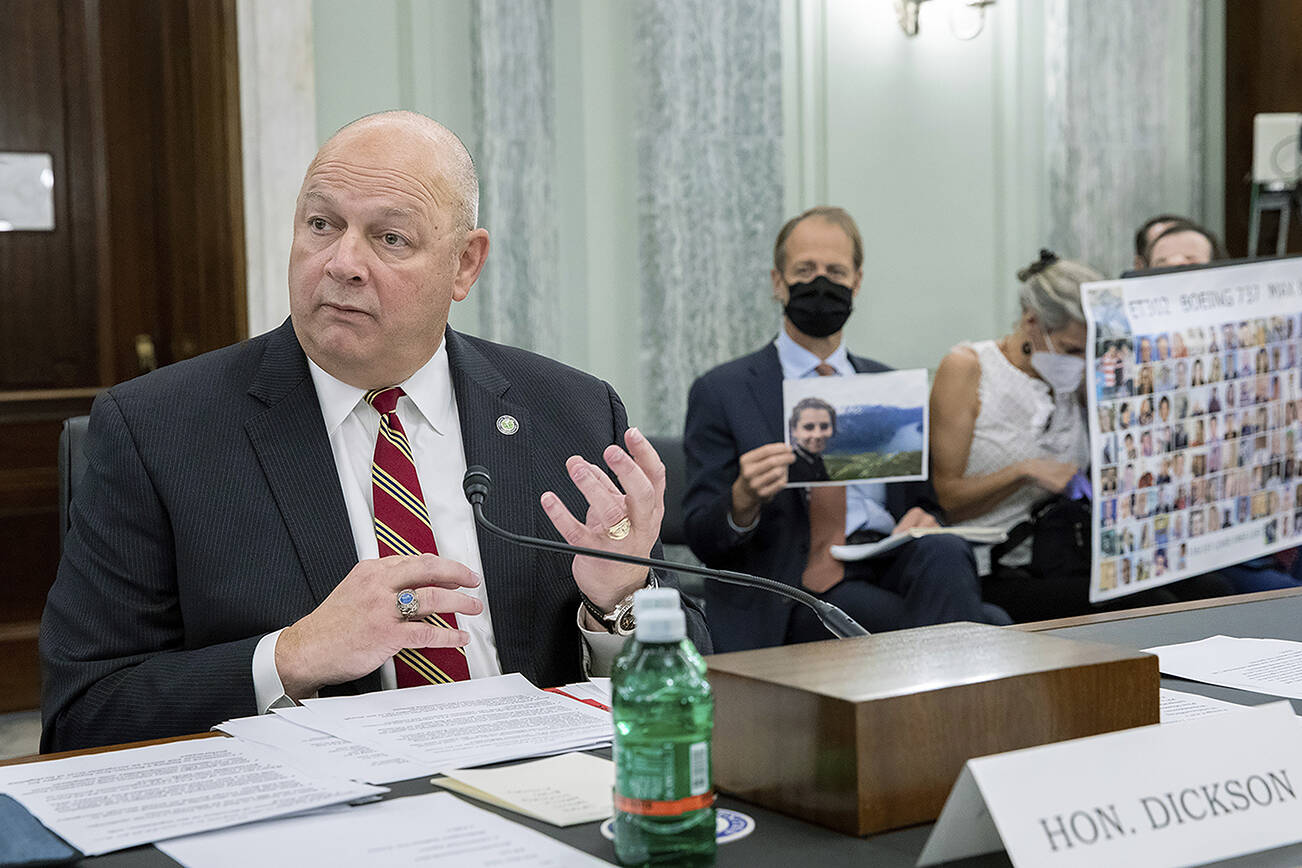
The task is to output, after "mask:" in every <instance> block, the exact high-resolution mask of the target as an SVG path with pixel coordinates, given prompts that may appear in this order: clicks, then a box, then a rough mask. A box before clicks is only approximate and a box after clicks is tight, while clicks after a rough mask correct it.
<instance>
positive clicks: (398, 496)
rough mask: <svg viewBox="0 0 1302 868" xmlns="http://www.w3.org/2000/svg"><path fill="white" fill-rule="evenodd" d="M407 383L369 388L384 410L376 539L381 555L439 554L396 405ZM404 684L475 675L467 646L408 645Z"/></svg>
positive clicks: (400, 665)
mask: <svg viewBox="0 0 1302 868" xmlns="http://www.w3.org/2000/svg"><path fill="white" fill-rule="evenodd" d="M402 395H403V391H402V389H400V388H398V387H397V386H392V387H390V388H388V389H375V390H372V391H370V392H367V393H366V396H365V398H366V403H368V404H370V405H371V406H372V407H374V408H375V410H376V412H378V413H379V414H380V436H379V437H377V438H376V440H375V458H374V459H373V460H372V461H371V491H372V494H373V497H374V504H375V540H376V542H377V543H379V549H380V557H386V556H388V555H418V554H422V553H424V552H429V553H431V554H438V552H439V550H438V547H437V546H436V545H435V544H434V530H433V528H431V527H430V523H429V513H428V512H427V511H426V509H425V498H424V496H423V495H422V494H421V490H420V480H419V479H418V478H417V476H416V463H415V461H414V459H413V458H412V456H411V444H410V443H408V442H407V434H406V432H405V431H403V430H402V423H401V422H400V421H398V414H397V412H396V407H397V406H398V399H399V398H401V397H402ZM425 620H426V621H428V622H429V623H431V624H438V625H439V626H442V627H449V628H451V629H456V626H457V616H456V614H455V613H453V612H449V613H447V614H445V615H427V616H425ZM393 667H394V671H395V673H396V674H397V677H398V686H399V687H415V686H419V685H421V684H446V683H448V682H452V681H464V680H466V679H467V678H469V677H470V670H469V668H468V667H467V666H466V651H465V649H464V648H404V649H403V650H402V651H399V652H398V653H397V654H396V655H395V656H394V658H393Z"/></svg>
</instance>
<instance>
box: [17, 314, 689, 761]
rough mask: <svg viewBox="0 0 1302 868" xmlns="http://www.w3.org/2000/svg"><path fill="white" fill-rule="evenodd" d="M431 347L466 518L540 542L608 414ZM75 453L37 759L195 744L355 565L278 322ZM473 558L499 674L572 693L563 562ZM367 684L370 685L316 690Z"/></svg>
mask: <svg viewBox="0 0 1302 868" xmlns="http://www.w3.org/2000/svg"><path fill="white" fill-rule="evenodd" d="M446 340H447V346H448V362H449V367H450V369H451V375H452V386H453V389H454V391H455V393H456V398H457V406H458V411H459V415H460V421H461V432H462V438H463V442H464V444H465V452H466V456H465V457H466V463H467V464H482V465H484V466H485V467H487V468H489V470H490V471H491V473H492V474H493V478H494V491H495V494H494V496H493V497H492V498H491V499H490V501H489V502H488V503H487V504H486V505H485V509H486V512H487V513H488V515H489V516H490V517H491V518H492V519H493V520H494V521H495V522H497V523H498V524H500V525H502V526H504V527H507V528H510V529H512V530H516V531H518V532H520V533H525V534H535V535H542V536H552V537H555V531H554V530H553V529H552V527H551V524H550V522H548V520H547V518H546V516H545V515H544V514H543V513H542V509H541V507H540V506H539V502H538V501H539V496H540V495H541V494H542V492H543V491H546V490H548V489H550V490H552V491H555V492H556V493H557V494H558V495H559V496H560V497H561V499H562V500H563V501H564V502H565V503H566V505H567V506H568V507H569V508H570V510H571V511H572V512H573V513H574V514H576V515H578V516H583V515H584V514H585V512H586V508H587V505H586V501H585V500H584V499H583V496H582V495H581V494H580V493H579V492H578V490H577V489H576V488H575V487H574V485H573V484H572V483H571V482H570V480H569V478H568V476H567V474H566V472H565V460H566V458H567V457H569V456H570V455H572V454H579V455H582V456H584V457H585V458H586V459H588V460H589V461H592V462H594V463H597V464H601V463H602V459H601V452H602V450H603V449H604V448H605V447H606V446H607V445H609V444H610V443H614V442H621V443H622V440H623V432H624V429H625V428H626V427H627V421H626V416H625V412H624V406H623V404H622V403H621V402H620V400H619V398H618V396H616V395H615V393H614V391H613V390H612V389H611V388H610V386H609V385H607V384H606V383H604V382H602V381H601V380H598V379H597V378H595V377H591V376H589V375H587V374H584V373H582V372H579V371H576V370H574V369H572V368H568V367H566V366H564V365H561V364H560V363H558V362H554V361H552V360H550V359H546V358H543V357H541V356H537V355H534V354H533V353H528V352H525V351H523V350H518V349H514V348H512V347H505V346H501V345H498V344H493V343H490V342H488V341H482V340H479V339H476V338H470V337H466V336H463V335H460V334H458V333H456V332H454V331H452V330H451V329H448V330H447V333H446ZM503 414H510V415H512V416H514V417H515V418H516V419H517V420H518V421H519V423H520V426H519V430H518V431H517V433H515V434H514V435H512V436H505V435H503V434H500V433H499V432H498V431H497V428H496V420H497V419H498V417H499V416H501V415H503ZM86 455H87V464H88V466H87V470H86V475H85V477H84V481H83V482H82V483H81V485H80V487H79V489H78V491H77V493H76V496H75V498H74V499H73V502H72V504H71V518H72V526H71V528H70V529H69V532H68V536H67V539H66V542H65V547H64V555H63V560H62V562H61V563H60V565H59V574H58V578H57V580H56V581H55V584H54V587H53V589H52V590H51V591H50V596H49V599H48V601H47V603H46V609H45V614H44V617H43V618H42V621H41V639H40V647H41V660H42V667H43V676H44V679H43V681H44V686H43V695H42V702H41V708H42V714H43V723H44V729H43V732H42V735H41V745H42V749H43V750H46V751H50V750H66V749H71V748H82V747H88V746H91V745H98V744H113V743H118V742H124V741H136V740H140V739H147V738H159V737H165V736H172V735H181V734H184V733H191V732H200V731H203V730H206V729H208V728H209V727H211V726H213V725H214V724H216V723H219V722H221V721H223V720H225V719H227V718H231V717H240V716H246V715H251V714H256V713H257V708H256V700H255V697H254V690H253V679H252V659H253V650H254V648H255V646H256V645H257V643H258V640H259V639H261V638H262V636H264V635H265V634H267V633H269V632H271V631H273V630H277V629H280V628H281V627H285V626H287V625H289V624H291V623H293V622H294V621H296V620H297V619H299V618H301V617H302V616H303V615H306V614H307V613H308V612H310V611H311V610H312V609H314V608H315V607H316V606H317V605H319V604H320V603H321V602H322V601H323V600H324V599H325V598H326V596H327V595H328V594H329V593H330V591H331V590H333V589H334V587H335V585H337V584H338V583H339V581H340V580H341V579H343V577H344V576H345V575H346V574H347V573H348V571H349V570H351V569H352V567H353V566H354V565H355V564H356V563H357V552H356V550H355V547H354V545H353V538H352V533H351V531H350V529H349V524H348V514H347V510H346V508H345V506H344V499H343V493H342V491H341V490H340V486H339V481H338V479H339V477H338V474H337V472H336V470H335V463H334V457H333V454H332V453H331V450H330V442H329V439H328V437H327V434H326V430H325V425H324V423H323V421H322V419H321V409H320V405H319V403H318V402H317V396H316V389H315V387H314V386H313V383H312V378H311V375H310V373H309V371H308V366H307V359H306V357H305V356H304V354H303V350H302V349H301V347H300V346H299V343H298V340H297V338H296V337H295V335H294V331H293V328H292V327H291V326H290V324H289V322H288V321H287V322H286V323H285V324H284V325H282V326H281V327H280V328H278V329H276V330H274V331H272V332H270V333H268V334H266V335H262V336H260V337H257V338H253V339H252V340H249V341H245V342H244V343H241V344H237V345H234V346H230V347H226V348H224V349H221V350H217V351H216V352H212V353H208V354H205V355H203V356H200V357H198V358H196V359H192V360H190V361H186V362H181V363H178V364H175V365H170V366H168V367H166V368H163V369H161V370H159V371H156V372H155V373H152V374H149V375H148V376H145V377H141V378H138V379H136V380H132V381H130V382H127V383H123V384H121V385H118V386H114V387H113V388H111V389H109V390H108V391H106V392H104V393H103V394H101V395H100V396H99V397H98V398H97V399H96V400H95V404H94V407H93V408H92V410H91V419H90V429H89V432H88V436H87V453H86ZM426 496H431V492H429V491H426ZM445 496H453V497H461V496H462V494H461V492H460V491H456V492H452V493H450V495H449V494H447V493H445ZM479 548H480V554H481V556H482V560H483V568H484V582H485V587H486V590H487V593H488V596H489V599H490V602H491V612H492V619H493V635H494V639H495V641H496V644H497V654H498V658H499V660H500V662H501V665H502V671H503V672H520V673H523V674H524V675H525V676H526V677H527V678H528V679H529V680H530V681H532V682H534V683H535V684H537V685H539V686H550V685H557V684H563V683H567V682H570V681H575V680H579V679H581V678H582V677H583V674H582V644H581V643H582V639H581V638H580V636H579V633H578V629H577V628H576V626H575V618H576V612H577V610H578V605H579V598H578V590H577V588H576V587H575V585H574V580H573V578H572V577H571V576H570V565H571V560H572V558H570V557H569V556H566V555H560V554H553V553H544V552H538V551H535V550H533V549H525V548H521V547H519V546H516V545H513V544H508V543H505V542H502V541H501V540H498V539H497V538H496V537H493V536H489V535H488V534H486V533H485V532H484V531H482V530H481V531H480V532H479ZM658 549H659V546H658V545H657V554H658ZM662 581H667V582H668V583H670V584H672V583H673V579H672V577H662ZM687 616H688V631H689V635H690V636H691V638H692V640H693V641H694V642H696V644H697V646H698V647H699V648H700V649H701V650H702V651H703V652H706V653H708V651H709V649H710V643H709V636H708V634H707V633H706V632H705V625H704V619H703V617H702V616H701V613H700V611H699V610H698V609H696V608H695V607H692V606H690V605H689V607H688V610H687ZM378 687H379V674H378V671H377V672H374V673H371V674H370V675H368V676H366V677H364V678H361V679H358V680H357V681H354V682H351V683H348V684H343V685H337V686H335V687H334V688H331V689H330V690H328V691H323V692H325V693H327V694H329V693H356V692H362V691H367V690H374V689H378Z"/></svg>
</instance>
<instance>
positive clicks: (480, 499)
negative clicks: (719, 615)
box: [462, 465, 868, 639]
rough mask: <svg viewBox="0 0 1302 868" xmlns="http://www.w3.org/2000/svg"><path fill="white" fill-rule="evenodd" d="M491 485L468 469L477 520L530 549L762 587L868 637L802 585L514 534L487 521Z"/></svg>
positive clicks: (831, 626) (838, 631) (831, 624)
mask: <svg viewBox="0 0 1302 868" xmlns="http://www.w3.org/2000/svg"><path fill="white" fill-rule="evenodd" d="M491 487H492V479H491V478H490V477H489V475H488V471H487V470H485V469H484V468H483V467H480V466H478V465H474V466H471V467H469V468H467V470H466V475H465V478H464V479H463V480H462V488H463V489H464V491H465V494H466V500H468V501H470V508H471V510H472V511H473V512H474V514H475V521H476V522H478V524H479V525H480V527H482V528H484V530H486V531H488V532H489V533H491V534H493V535H494V536H498V537H501V538H502V539H504V540H508V541H509V542H513V543H516V544H517V545H522V546H528V547H529V548H535V549H543V550H544V551H552V552H560V553H562V554H575V555H587V556H589V557H594V558H600V559H601V560H607V561H619V562H620V563H625V564H636V565H638V566H642V567H658V568H660V569H664V570H673V571H675V572H682V573H692V574H693V575H697V576H704V577H705V578H707V579H714V580H716V581H720V582H727V583H728V584H731V585H741V586H743V587H749V588H759V589H760V590H764V591H768V592H770V593H774V594H778V595H780V596H783V597H787V598H788V599H791V600H795V601H796V602H797V603H802V604H803V605H806V606H808V607H809V608H810V609H812V610H813V611H814V614H816V615H817V616H818V620H819V621H821V622H822V623H823V626H824V627H826V628H827V629H828V630H830V631H831V632H832V635H834V636H836V637H837V638H838V639H845V638H849V637H851V636H867V635H868V631H867V630H865V629H864V628H863V627H862V626H861V625H860V624H859V622H858V621H856V620H855V619H854V618H851V617H850V616H849V615H848V614H846V613H845V611H844V610H842V609H840V608H838V607H837V606H835V605H833V604H831V603H829V602H827V601H826V600H820V599H819V598H818V597H815V596H814V595H813V594H810V593H808V592H806V591H802V590H800V589H799V588H793V587H791V586H790V585H785V584H783V583H782V582H778V581H774V580H773V579H766V578H763V577H761V576H752V575H750V574H748V573H735V572H732V571H731V570H712V569H710V568H709V567H698V566H695V565H693V564H680V563H676V562H674V561H664V560H660V559H658V558H644V557H639V556H637V555H624V554H618V553H616V552H606V551H602V550H600V549H590V548H584V547H582V546H574V545H570V544H569V543H565V542H558V541H556V540H548V539H543V538H541V537H532V536H524V535H523V534H518V533H512V532H511V531H509V530H506V529H505V528H501V527H498V526H497V525H495V524H493V522H491V521H489V520H488V517H487V516H485V515H484V499H485V498H486V497H487V496H488V493H489V491H490V490H491Z"/></svg>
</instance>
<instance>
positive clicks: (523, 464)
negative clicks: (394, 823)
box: [446, 329, 539, 682]
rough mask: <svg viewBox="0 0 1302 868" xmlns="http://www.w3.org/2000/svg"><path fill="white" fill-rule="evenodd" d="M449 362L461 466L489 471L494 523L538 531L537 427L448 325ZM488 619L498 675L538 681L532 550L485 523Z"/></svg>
mask: <svg viewBox="0 0 1302 868" xmlns="http://www.w3.org/2000/svg"><path fill="white" fill-rule="evenodd" d="M446 340H447V344H448V367H449V369H450V370H451V374H452V389H453V391H454V393H455V394H456V398H457V415H458V416H459V417H460V420H461V443H462V449H463V450H464V452H465V455H466V466H467V467H469V466H471V465H474V464H479V465H482V466H483V467H485V468H487V470H488V473H489V475H490V476H491V477H492V479H493V492H492V494H490V495H489V497H488V499H487V500H485V501H484V514H485V515H486V516H487V517H488V519H489V520H490V521H492V522H493V523H494V524H496V525H498V526H499V527H503V528H506V529H508V530H511V531H515V532H516V533H521V534H527V535H530V536H533V535H535V534H536V530H537V528H536V526H535V525H536V521H537V514H538V510H539V507H538V504H537V503H536V502H535V501H534V500H533V496H534V492H535V491H536V490H537V488H538V486H537V485H535V484H533V479H532V475H533V474H532V470H531V468H532V459H533V457H534V455H535V453H536V449H537V439H536V438H537V436H538V432H536V431H534V430H533V426H532V422H531V420H530V418H529V411H528V409H527V408H526V407H524V406H521V405H520V404H517V403H515V402H513V401H510V400H508V399H507V397H506V396H507V394H508V393H509V390H510V388H511V383H510V381H509V380H507V379H506V377H505V376H504V375H503V374H502V372H501V371H500V370H498V368H497V366H496V365H494V364H493V363H492V362H491V361H490V360H489V359H488V358H486V357H485V356H484V354H483V353H481V352H480V351H479V350H478V349H477V348H476V347H475V346H474V345H473V344H472V343H471V342H470V341H469V340H467V339H466V338H464V337H462V336H461V335H459V334H458V333H456V332H455V331H453V330H452V329H448V330H447V332H446ZM507 416H509V417H511V418H513V419H514V420H515V422H516V426H515V433H513V434H507V433H504V432H503V431H502V429H501V428H499V424H498V423H499V420H502V421H505V420H503V417H507ZM477 538H478V540H479V557H480V561H481V562H482V563H483V567H484V582H485V584H486V589H487V592H488V598H489V606H490V613H491V617H492V621H493V637H494V640H495V642H496V644H497V656H498V660H499V661H500V663H501V665H502V671H503V672H514V671H518V672H521V673H523V674H524V676H525V677H526V678H529V679H530V680H531V681H534V682H537V681H538V677H537V672H536V669H537V667H536V665H535V661H534V660H533V658H532V656H531V655H530V653H529V648H530V647H531V643H530V642H529V635H530V630H531V629H536V628H531V625H536V624H537V623H538V622H537V619H536V618H535V608H536V596H535V594H534V593H533V592H532V588H531V583H532V581H533V578H534V574H535V573H536V572H537V569H536V566H535V555H534V552H533V550H532V549H527V548H524V547H523V546H518V545H514V544H511V543H506V542H503V541H502V540H499V539H498V538H497V537H494V536H492V535H491V534H489V533H488V532H487V531H485V530H483V529H482V528H480V529H478V531H477Z"/></svg>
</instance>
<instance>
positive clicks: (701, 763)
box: [615, 741, 714, 817]
mask: <svg viewBox="0 0 1302 868" xmlns="http://www.w3.org/2000/svg"><path fill="white" fill-rule="evenodd" d="M712 804H714V792H713V791H712V790H711V788H710V743H709V742H708V741H698V742H694V743H692V744H673V743H668V744H631V745H630V744H628V743H623V744H619V745H618V748H617V750H616V751H615V809H616V810H618V811H623V812H625V813H628V814H643V815H650V816H661V817H664V816H675V815H678V814H685V813H688V812H689V811H696V810H700V809H701V808H708V807H710V806H711V805H712Z"/></svg>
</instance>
